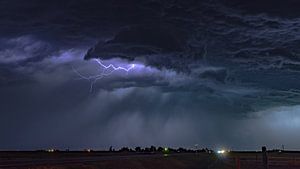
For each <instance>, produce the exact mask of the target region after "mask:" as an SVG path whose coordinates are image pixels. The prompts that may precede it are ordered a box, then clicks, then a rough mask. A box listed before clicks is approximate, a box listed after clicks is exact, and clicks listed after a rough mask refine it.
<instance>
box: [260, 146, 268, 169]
mask: <svg viewBox="0 0 300 169" xmlns="http://www.w3.org/2000/svg"><path fill="white" fill-rule="evenodd" d="M261 150H262V160H263V161H262V162H263V167H264V169H269V166H268V156H267V147H265V146H263V147H262V148H261Z"/></svg>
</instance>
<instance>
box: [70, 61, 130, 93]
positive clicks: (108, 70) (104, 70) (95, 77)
mask: <svg viewBox="0 0 300 169" xmlns="http://www.w3.org/2000/svg"><path fill="white" fill-rule="evenodd" d="M93 61H95V62H96V63H97V65H98V66H99V67H100V68H101V69H102V72H100V74H96V75H91V76H89V75H88V76H87V75H83V74H82V73H81V72H79V71H78V70H76V69H75V68H74V67H72V68H73V71H74V72H75V73H76V74H77V75H78V76H79V79H84V80H88V81H90V83H91V85H90V92H92V91H93V86H94V84H95V83H96V82H97V81H98V80H99V79H102V78H104V77H106V76H109V75H111V74H112V73H114V72H115V71H124V72H126V73H128V72H129V71H130V70H132V69H133V68H134V67H135V64H131V65H130V67H128V68H126V67H121V66H114V65H113V64H109V65H108V66H106V65H105V64H104V63H103V62H102V61H101V60H100V59H93Z"/></svg>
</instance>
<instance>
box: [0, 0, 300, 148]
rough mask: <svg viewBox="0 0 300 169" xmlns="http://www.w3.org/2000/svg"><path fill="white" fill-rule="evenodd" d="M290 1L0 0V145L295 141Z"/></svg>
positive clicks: (294, 35)
mask: <svg viewBox="0 0 300 169" xmlns="http://www.w3.org/2000/svg"><path fill="white" fill-rule="evenodd" d="M259 4H260V5H259ZM267 4H270V5H272V7H269V6H268V5H267ZM297 4H298V3H297V2H296V1H293V0H288V1H287V3H282V2H277V1H276V2H274V1H272V3H269V1H268V0H263V1H260V2H258V1H253V2H250V1H249V2H245V3H240V2H238V1H231V2H228V1H196V0H186V1H173V0H165V1H164V0H145V1H142V2H141V1H137V0H129V1H121V0H120V1H118V0H116V1H96V0H90V1H84V0H79V1H72V0H67V1H64V2H61V1H56V0H55V1H47V2H46V1H43V2H42V1H37V0H29V1H26V3H25V2H23V1H20V0H10V1H8V0H4V1H1V2H0V21H1V22H0V86H1V88H0V92H1V96H0V102H1V118H0V122H1V123H0V125H1V128H0V134H1V138H4V139H1V140H0V145H1V146H0V149H38V148H47V147H55V146H57V147H59V148H67V147H69V148H86V147H93V148H105V147H106V148H107V147H108V146H110V145H114V146H137V145H143V146H148V145H150V144H155V145H165V146H168V145H172V146H193V145H194V144H199V145H202V146H210V147H213V148H218V147H219V146H222V145H225V146H232V147H233V148H241V149H243V148H250V149H253V148H256V146H260V145H261V144H266V145H269V146H272V147H275V146H276V145H281V144H282V143H283V142H288V143H289V144H290V147H292V148H295V147H293V146H296V145H297V143H295V142H293V141H289V140H297V139H299V137H298V136H297V134H295V133H297V131H298V130H299V128H300V126H299V125H298V120H299V115H298V114H297V112H298V111H299V106H298V105H299V99H300V92H299V90H300V89H299V86H300V80H299V79H300V78H299V70H300V69H299V66H300V60H299V52H300V51H299V49H298V48H299V42H300V36H299V35H300V34H299V29H298V28H299V26H300V20H299V13H298V12H297V11H296V5H297ZM291 5H292V6H291ZM287 10H289V11H290V13H289V14H286V12H285V11H287ZM93 58H100V59H103V60H104V63H105V64H107V65H108V64H110V63H111V64H114V65H116V66H124V67H128V66H129V65H131V64H132V63H134V64H135V65H136V66H135V68H134V69H132V70H131V71H129V72H128V73H125V72H122V71H117V72H114V73H113V74H111V76H107V77H105V78H102V79H99V80H98V81H97V83H95V84H94V86H93V90H92V92H90V91H89V90H90V85H91V81H88V80H82V79H80V77H79V76H77V75H78V74H76V73H75V72H74V69H76V70H77V71H79V72H80V73H82V74H84V75H86V76H92V75H97V73H99V71H101V69H100V67H99V65H97V64H96V62H93V60H92V59H93ZM292 117H294V118H292ZM291 118H292V119H293V122H292V123H289V121H290V120H291ZM287 131H288V132H287ZM266 133H267V134H266ZM280 134H283V135H285V136H286V138H288V139H283V138H282V137H281V136H280ZM2 135H3V136H4V135H5V137H2ZM263 135H267V136H265V137H262V136H263Z"/></svg>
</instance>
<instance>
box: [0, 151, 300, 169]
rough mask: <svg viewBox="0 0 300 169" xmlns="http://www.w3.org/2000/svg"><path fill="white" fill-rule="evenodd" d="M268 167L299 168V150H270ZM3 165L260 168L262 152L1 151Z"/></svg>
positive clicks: (70, 168) (95, 168)
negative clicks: (271, 151) (219, 153)
mask: <svg viewBox="0 0 300 169" xmlns="http://www.w3.org/2000/svg"><path fill="white" fill-rule="evenodd" d="M268 155H269V169H287V168H289V169H297V168H300V154H298V153H269V154H268ZM0 168H1V169H2V168H3V169H4V168H11V169H13V168H16V169H17V168H18V169H29V168H30V169H75V168H85V169H261V168H263V167H262V159H261V153H241V152H231V153H227V154H223V155H218V154H208V153H172V154H168V155H164V154H161V153H147V154H146V153H118V152H116V153H108V152H53V153H47V152H1V153H0Z"/></svg>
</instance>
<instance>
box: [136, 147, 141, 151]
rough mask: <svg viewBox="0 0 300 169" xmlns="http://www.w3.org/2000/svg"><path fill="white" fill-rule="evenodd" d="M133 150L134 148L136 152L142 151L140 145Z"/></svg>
mask: <svg viewBox="0 0 300 169" xmlns="http://www.w3.org/2000/svg"><path fill="white" fill-rule="evenodd" d="M134 150H135V151H136V152H141V151H142V149H141V147H135V149H134Z"/></svg>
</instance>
